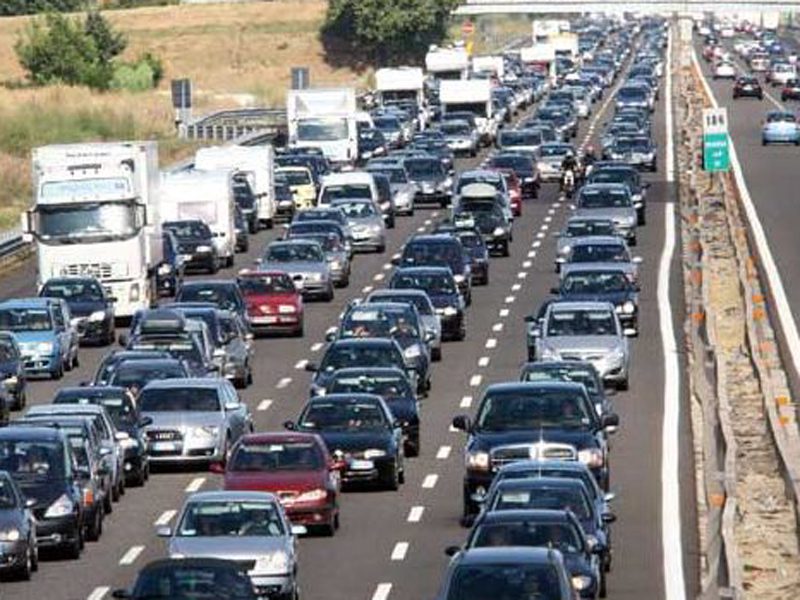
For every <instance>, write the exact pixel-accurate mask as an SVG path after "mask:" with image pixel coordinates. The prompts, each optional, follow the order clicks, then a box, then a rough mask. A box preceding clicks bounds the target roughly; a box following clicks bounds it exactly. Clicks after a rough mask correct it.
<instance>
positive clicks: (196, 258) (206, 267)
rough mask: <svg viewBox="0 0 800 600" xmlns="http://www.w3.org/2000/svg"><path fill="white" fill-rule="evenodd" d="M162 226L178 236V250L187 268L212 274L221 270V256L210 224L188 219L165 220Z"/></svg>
mask: <svg viewBox="0 0 800 600" xmlns="http://www.w3.org/2000/svg"><path fill="white" fill-rule="evenodd" d="M162 227H163V228H164V229H167V230H169V231H171V232H172V233H173V234H175V237H176V238H178V251H179V252H180V253H181V256H182V257H183V261H184V267H185V268H186V269H199V270H203V271H206V272H208V273H211V274H212V275H214V274H216V273H217V271H219V256H218V255H217V249H216V247H215V246H214V236H213V234H212V233H211V229H210V228H209V227H208V225H206V224H205V223H203V222H202V221H199V220H186V221H165V222H164V223H163V224H162Z"/></svg>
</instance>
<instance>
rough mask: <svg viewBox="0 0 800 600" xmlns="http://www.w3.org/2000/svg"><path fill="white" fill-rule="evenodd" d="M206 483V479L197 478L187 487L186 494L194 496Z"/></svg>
mask: <svg viewBox="0 0 800 600" xmlns="http://www.w3.org/2000/svg"><path fill="white" fill-rule="evenodd" d="M205 482H206V478H205V477H195V478H194V479H192V480H191V481H190V482H189V485H187V486H186V492H187V493H188V494H194V493H195V492H196V491H197V490H199V489H200V488H201V487H203V484H204V483H205Z"/></svg>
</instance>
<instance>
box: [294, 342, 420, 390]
mask: <svg viewBox="0 0 800 600" xmlns="http://www.w3.org/2000/svg"><path fill="white" fill-rule="evenodd" d="M348 367H394V368H397V369H401V370H403V371H405V372H406V373H407V374H408V375H409V377H410V378H411V379H412V381H413V385H414V386H415V389H416V385H417V382H416V377H417V375H416V372H415V371H414V370H413V369H408V368H407V367H406V361H405V357H404V356H403V350H402V349H401V348H400V345H399V344H398V343H397V342H396V341H395V340H394V339H392V338H349V339H343V340H336V341H335V342H333V343H332V344H330V345H329V346H328V348H327V350H325V356H323V357H322V362H321V363H320V364H319V365H317V364H316V363H311V362H309V363H307V364H306V367H305V369H306V371H309V372H311V373H314V377H313V379H312V381H311V395H312V396H316V395H319V394H323V393H325V390H327V388H328V384H329V383H330V381H331V380H332V379H333V374H334V373H335V372H336V371H338V370H339V369H346V368H348Z"/></svg>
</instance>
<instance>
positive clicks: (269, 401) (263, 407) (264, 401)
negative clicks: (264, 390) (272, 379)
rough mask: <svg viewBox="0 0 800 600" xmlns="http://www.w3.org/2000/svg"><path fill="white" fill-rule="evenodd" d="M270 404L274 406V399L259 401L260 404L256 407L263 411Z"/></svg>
mask: <svg viewBox="0 0 800 600" xmlns="http://www.w3.org/2000/svg"><path fill="white" fill-rule="evenodd" d="M270 406H272V400H268V399H267V400H262V401H261V402H259V403H258V406H257V407H256V410H257V411H262V412H263V411H265V410H267V409H268V408H269V407H270Z"/></svg>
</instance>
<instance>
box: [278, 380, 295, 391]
mask: <svg viewBox="0 0 800 600" xmlns="http://www.w3.org/2000/svg"><path fill="white" fill-rule="evenodd" d="M290 383H292V378H291V377H284V378H283V379H281V380H280V381H279V382H278V385H276V386H275V387H276V388H278V389H279V390H282V389H283V388H285V387H286V386H287V385H289V384H290Z"/></svg>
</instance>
